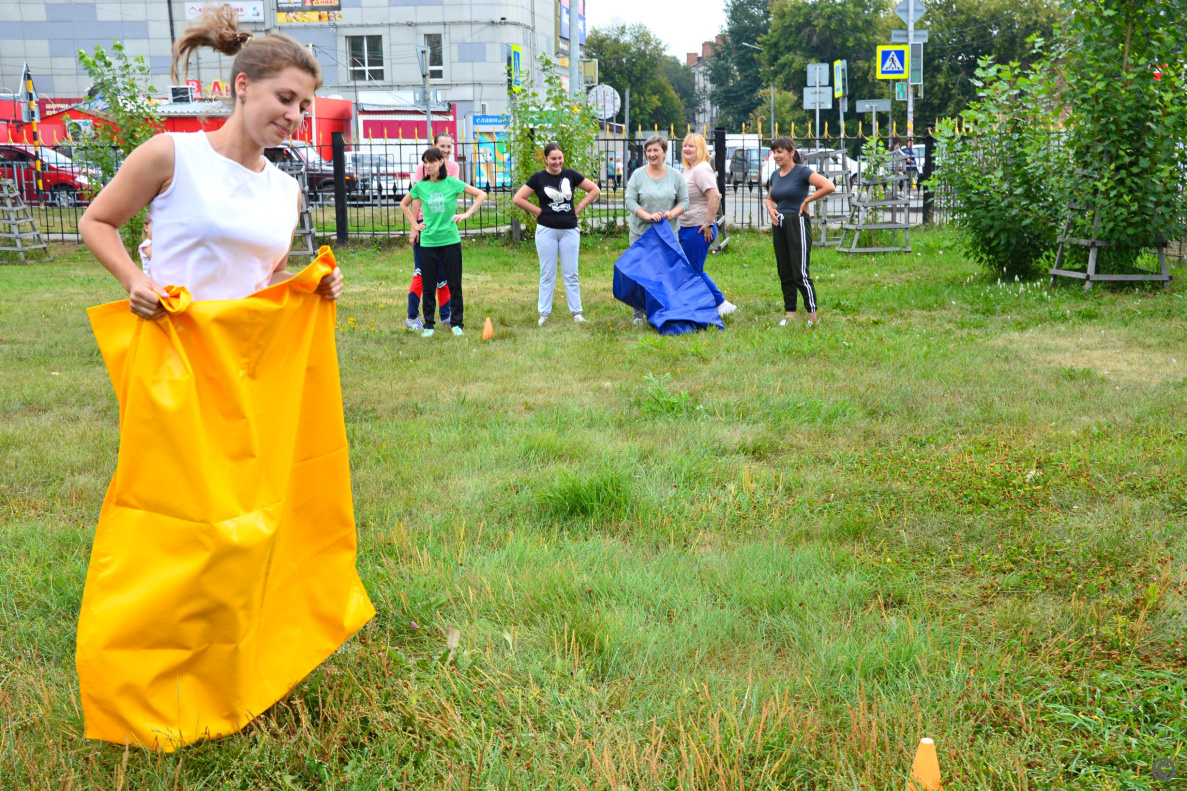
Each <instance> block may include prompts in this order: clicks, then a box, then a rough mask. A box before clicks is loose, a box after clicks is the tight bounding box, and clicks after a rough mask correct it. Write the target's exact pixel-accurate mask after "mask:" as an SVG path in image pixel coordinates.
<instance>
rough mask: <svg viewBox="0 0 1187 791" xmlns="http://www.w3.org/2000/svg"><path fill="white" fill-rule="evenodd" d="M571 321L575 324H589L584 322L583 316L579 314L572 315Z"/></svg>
mask: <svg viewBox="0 0 1187 791" xmlns="http://www.w3.org/2000/svg"><path fill="white" fill-rule="evenodd" d="M573 321H574V322H575V323H577V324H588V323H589V322H588V321H586V320H585V316H582V315H581V314H580V313H574V314H573Z"/></svg>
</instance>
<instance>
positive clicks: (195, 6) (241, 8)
mask: <svg viewBox="0 0 1187 791" xmlns="http://www.w3.org/2000/svg"><path fill="white" fill-rule="evenodd" d="M220 5H229V6H231V8H233V9H234V10H235V14H236V15H237V16H238V17H239V21H240V22H263V21H264V3H263V0H247V2H239V3H237V2H230V3H223V2H206V1H205V0H191V2H188V3H186V4H185V18H186V21H187V22H193V21H194V20H195V19H197V18H198V17H200V16H202V12H203V11H205V10H206V7H207V6H220Z"/></svg>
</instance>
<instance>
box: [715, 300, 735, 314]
mask: <svg viewBox="0 0 1187 791" xmlns="http://www.w3.org/2000/svg"><path fill="white" fill-rule="evenodd" d="M737 309H738V306H737V305H735V304H734V303H732V302H730V301H729V300H728V299H727V300H725V301H724V302H722V303H721V304H720V305H718V306H717V315H719V316H728V315H729V314H731V313H733V312H734V311H735V310H737Z"/></svg>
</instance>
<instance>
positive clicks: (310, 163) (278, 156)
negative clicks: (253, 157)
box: [264, 140, 359, 198]
mask: <svg viewBox="0 0 1187 791" xmlns="http://www.w3.org/2000/svg"><path fill="white" fill-rule="evenodd" d="M264 156H266V157H267V158H268V159H269V160H270V161H272V162H274V163H276V165H277V166H279V167H280V169H281V170H292V169H294V168H297V169H304V171H305V177H306V179H307V180H308V183H309V194H310V195H311V196H313V197H314V198H316V197H318V196H324V195H326V194H333V192H334V163H333V162H327V161H326V160H324V159H322V157H321V155H320V154H318V153H317V151H316V150H315V149H314V148H313V146H311V145H309V144H308V143H305V142H302V141H299V140H286V141H285V142H284V143H282V144H281V145H279V146H274V147H272V148H266V149H264ZM358 188H359V177H358V175H357V174H356V173H355V172H354V169H353V168H351V167H350V164H349V163H347V166H346V191H347V192H350V193H353V192H356V191H357V190H358Z"/></svg>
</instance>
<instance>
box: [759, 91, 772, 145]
mask: <svg viewBox="0 0 1187 791" xmlns="http://www.w3.org/2000/svg"><path fill="white" fill-rule="evenodd" d="M771 139H772V140H774V139H775V81H774V80H772V81H771ZM759 142H761V141H759Z"/></svg>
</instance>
